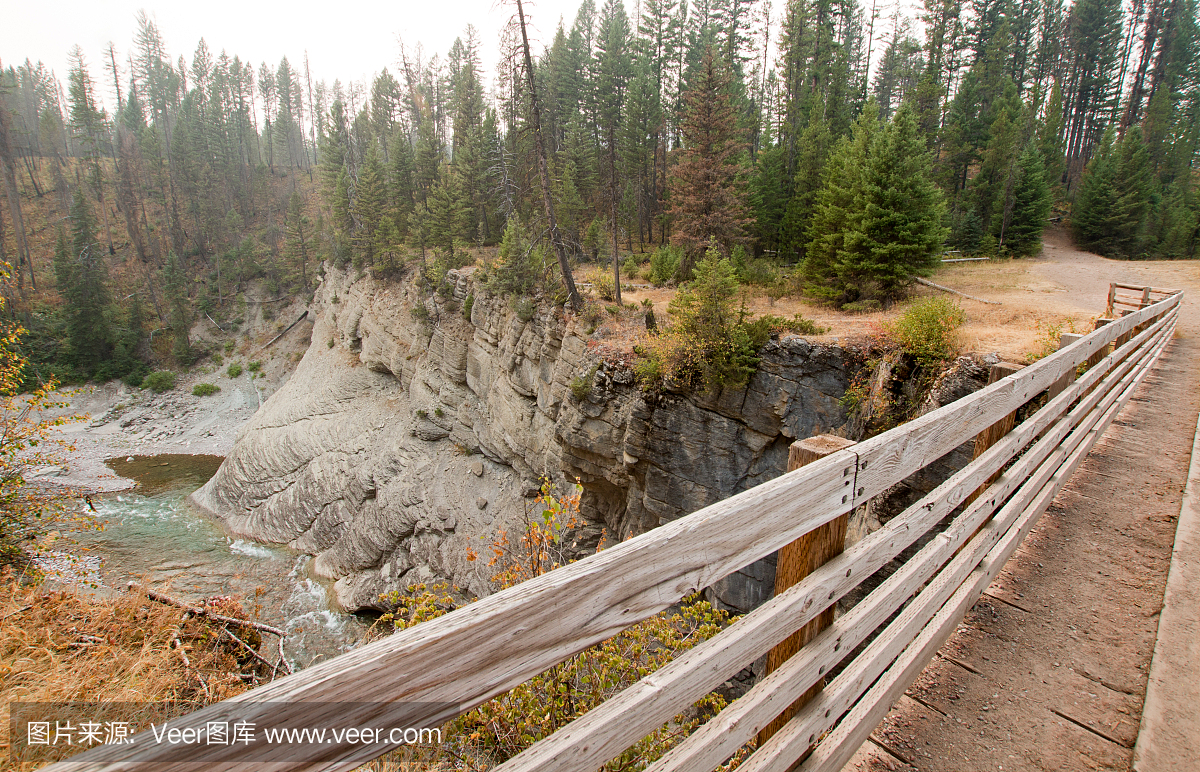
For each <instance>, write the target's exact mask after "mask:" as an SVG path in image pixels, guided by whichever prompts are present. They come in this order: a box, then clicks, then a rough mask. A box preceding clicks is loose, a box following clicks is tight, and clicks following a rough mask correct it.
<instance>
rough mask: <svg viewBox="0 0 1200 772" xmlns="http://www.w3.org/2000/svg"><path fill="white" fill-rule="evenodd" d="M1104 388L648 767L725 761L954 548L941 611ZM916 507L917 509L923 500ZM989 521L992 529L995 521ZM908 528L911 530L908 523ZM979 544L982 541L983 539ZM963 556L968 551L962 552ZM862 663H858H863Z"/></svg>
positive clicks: (798, 733) (851, 696)
mask: <svg viewBox="0 0 1200 772" xmlns="http://www.w3.org/2000/svg"><path fill="white" fill-rule="evenodd" d="M1142 362H1144V358H1143V359H1141V360H1139V363H1142ZM1133 364H1134V363H1130V365H1129V366H1128V367H1125V368H1122V369H1121V370H1119V371H1118V372H1116V373H1114V374H1113V375H1111V376H1110V377H1109V378H1108V379H1106V382H1116V381H1120V382H1125V381H1127V380H1128V379H1130V378H1132V377H1133V374H1130V373H1129V370H1130V369H1132V367H1133ZM1101 395H1110V396H1111V399H1110V400H1109V401H1111V400H1112V399H1115V394H1112V392H1107V391H1105V390H1097V391H1096V392H1095V394H1094V395H1093V397H1092V398H1091V402H1090V404H1082V405H1080V406H1079V407H1078V408H1076V409H1075V410H1073V411H1072V415H1071V416H1069V417H1068V419H1067V420H1066V421H1062V422H1060V423H1059V424H1056V425H1055V428H1054V429H1053V430H1051V431H1050V432H1048V433H1047V434H1046V435H1045V436H1044V437H1043V438H1042V439H1041V440H1040V441H1039V442H1038V443H1037V445H1036V446H1035V447H1034V448H1033V449H1032V450H1031V451H1030V452H1029V453H1027V454H1025V455H1024V456H1022V457H1021V458H1020V460H1019V461H1018V462H1017V463H1016V464H1015V465H1014V466H1013V467H1012V468H1011V469H1009V470H1007V471H1006V472H1005V474H1004V475H1003V477H1002V478H1001V479H1000V480H999V481H997V482H996V483H995V484H994V485H993V486H991V487H990V488H989V490H988V492H987V494H986V495H985V496H984V497H981V499H979V500H977V501H976V502H975V503H974V504H973V505H972V506H971V507H969V508H968V509H967V510H966V511H965V512H964V513H963V514H962V515H960V516H959V517H957V518H955V520H954V522H953V523H952V524H951V525H950V527H948V528H947V529H946V530H945V531H943V532H942V533H941V534H939V535H938V537H937V538H936V539H934V540H933V541H931V542H930V543H929V544H928V545H926V546H925V547H924V548H923V549H922V550H921V551H920V552H919V553H918V554H917V555H916V556H914V557H913V558H912V559H910V560H909V561H908V562H906V563H905V564H904V565H903V566H902V567H901V568H900V569H899V570H898V571H897V572H896V573H894V574H892V575H891V576H890V577H889V578H888V579H887V580H886V581H885V582H884V583H883V584H882V585H880V587H878V588H877V589H876V590H875V591H873V592H872V593H871V594H869V595H868V596H867V597H866V598H865V599H864V600H863V601H862V602H860V603H859V604H858V605H856V606H854V608H853V609H851V610H850V611H849V612H848V613H847V614H846V615H845V616H843V617H841V618H840V619H839V620H837V622H835V623H834V626H833V628H831V629H830V630H828V631H826V632H825V633H824V634H823V635H822V636H820V637H819V638H818V639H816V640H814V641H813V642H812V644H810V646H809V647H806V649H805V650H803V651H802V652H801V654H800V655H798V656H797V657H794V658H793V659H791V660H789V661H788V662H787V663H785V664H784V665H783V666H782V668H781V669H780V670H779V671H776V672H775V673H772V674H771V675H769V676H767V677H766V678H765V679H763V680H762V681H760V682H759V683H758V684H757V685H756V686H755V687H754V688H753V689H752V690H751V691H750V692H749V693H748V694H746V695H745V696H744V697H742V698H741V699H739V700H737V701H736V702H735V703H734V704H733V705H732V706H730V708H728V709H727V710H726V711H723V712H722V714H721V715H720V716H718V717H717V718H716V719H714V720H712V721H709V722H708V723H707V724H706V725H705V726H704V727H703V728H701V729H700V730H699V731H697V732H696V733H695V734H693V735H692V736H691V737H689V738H688V739H687V740H685V741H684V742H683V743H682V744H681V745H680V746H678V747H677V748H676V749H674V750H673V751H672V752H671V753H669V754H668V755H667V756H665V757H664V758H663V759H662V760H661V761H660V762H659V763H658V764H656V765H654V766H653V767H651V769H652V770H655V771H656V772H665V770H694V769H711V768H713V767H715V766H716V765H718V764H720V763H721V762H722V761H724V759H725V758H727V757H728V756H730V755H732V753H733V752H734V751H735V750H737V748H739V747H740V746H741V745H742V744H744V743H745V742H746V741H747V740H748V739H749V738H750V737H751V736H752V732H753V729H754V727H755V726H756V725H758V723H759V722H761V721H763V720H770V718H771V715H770V714H771V711H772V710H773V707H772V705H774V704H778V703H780V702H783V703H786V702H787V700H788V699H790V698H792V697H793V695H796V694H801V693H803V691H804V690H805V689H807V688H808V686H809V685H810V684H811V683H813V682H814V681H815V679H817V678H819V677H820V675H821V674H822V673H824V672H826V671H827V670H828V669H831V668H832V667H833V666H834V665H836V664H837V663H838V662H839V661H840V660H841V659H843V657H844V652H846V651H850V650H853V649H854V648H855V647H856V646H858V645H859V644H860V643H862V642H863V641H864V640H865V639H866V637H867V636H868V635H869V634H870V633H872V632H873V631H875V630H876V629H877V628H878V626H879V625H881V624H883V623H884V622H885V621H886V620H887V619H888V617H890V616H891V615H892V614H893V613H895V610H896V608H897V607H899V606H901V605H902V604H903V603H904V601H906V600H907V599H908V598H909V597H910V596H912V595H913V594H914V593H915V592H917V591H918V590H920V588H921V587H922V586H924V584H925V582H927V581H929V579H930V577H932V576H933V575H934V573H935V572H937V571H938V570H939V569H940V568H941V567H942V566H943V564H945V563H946V561H947V560H949V559H950V558H951V557H952V556H954V555H956V554H957V555H958V557H956V558H955V561H956V564H957V565H958V566H959V568H958V569H957V571H958V573H949V574H948V573H946V572H947V570H949V569H943V570H942V573H941V574H938V577H939V579H938V581H939V582H942V583H943V584H945V583H946V582H947V581H948V577H949V578H951V579H954V582H951V583H949V584H946V585H945V587H944V588H943V589H945V590H946V591H945V592H942V591H941V590H938V591H937V592H941V594H939V595H936V597H935V598H934V600H932V601H931V602H930V605H929V608H930V609H932V611H930V615H932V612H933V611H936V609H937V608H939V607H940V605H941V603H943V602H944V601H945V599H946V597H947V596H948V594H949V592H950V591H952V590H953V589H954V587H956V586H957V584H958V583H961V582H962V580H963V579H965V577H966V572H969V571H970V570H972V569H973V567H974V566H975V565H976V564H977V563H978V561H979V560H981V559H982V557H983V553H982V552H980V550H979V549H978V548H976V549H975V550H974V551H973V552H959V550H960V548H961V547H962V545H963V544H964V543H965V542H966V541H967V540H968V539H970V538H971V537H972V535H973V534H974V533H975V532H976V529H978V528H979V527H980V526H983V525H984V523H985V522H986V521H987V519H988V518H989V517H991V516H992V513H993V512H994V511H995V510H996V507H997V505H998V503H1000V502H1003V501H1004V499H1005V498H1006V497H1007V496H1008V494H1009V493H1010V492H1012V491H1013V490H1014V489H1015V488H1017V486H1021V487H1020V491H1026V490H1032V491H1033V492H1034V493H1036V492H1037V491H1038V490H1039V489H1040V487H1041V486H1042V485H1043V484H1044V482H1045V481H1046V480H1047V479H1049V477H1050V476H1051V475H1053V474H1054V472H1056V471H1057V470H1058V468H1059V467H1060V465H1061V463H1062V460H1063V456H1064V453H1065V452H1067V451H1069V449H1070V448H1071V447H1073V446H1074V444H1077V443H1078V441H1079V440H1078V437H1079V436H1081V434H1080V432H1081V431H1082V432H1083V433H1084V434H1086V432H1087V431H1090V429H1091V427H1092V426H1093V425H1094V423H1095V418H1096V417H1098V416H1096V414H1095V413H1094V411H1093V407H1094V406H1095V404H1096V403H1097V401H1098V400H1099V399H1100V397H1101ZM1047 408H1048V409H1050V410H1052V411H1053V410H1055V409H1057V406H1047ZM1089 415H1091V416H1092V417H1093V418H1092V420H1091V421H1090V422H1088V421H1084V423H1083V425H1082V429H1080V428H1076V429H1075V430H1074V431H1073V432H1072V433H1071V435H1070V436H1069V437H1067V436H1066V435H1067V429H1070V427H1071V424H1072V423H1073V422H1074V421H1078V420H1080V418H1081V417H1087V416H1089ZM1032 429H1033V427H1029V428H1028V429H1026V433H1027V434H1029V433H1031V430H1032ZM1023 439H1024V438H1023V437H1022V438H1018V439H1017V440H1016V441H1017V442H1018V443H1020V442H1021V441H1022V440H1023ZM1073 443H1074V444H1073ZM1001 455H1002V454H1000V453H997V454H994V456H993V459H994V458H996V457H1000V456H1001ZM1031 469H1032V470H1034V471H1033V474H1032V476H1030V470H1031ZM1027 478H1028V479H1029V480H1031V481H1033V482H1032V485H1031V484H1030V482H1026V480H1027ZM947 482H950V481H947ZM1020 491H1018V495H1020ZM938 493H939V491H936V490H935V491H934V492H933V493H931V494H930V496H931V497H932V496H936V495H938ZM1031 495H1032V494H1026V496H1025V499H1022V501H1023V500H1027V499H1028V498H1030V496H1031ZM927 498H928V497H927ZM1015 500H1016V499H1014V501H1015ZM916 506H917V507H918V508H920V502H919V503H918V505H916ZM1018 510H1019V507H1017V508H1015V509H1014V505H1013V503H1012V502H1010V503H1009V504H1008V505H1006V507H1005V510H1004V512H1002V513H1001V515H1000V516H999V518H1000V519H999V520H998V521H993V523H995V522H1002V523H1003V522H1010V521H1011V519H1012V517H1014V515H1012V514H1011V512H1015V511H1018ZM1005 513H1009V514H1007V515H1006V514H1005ZM906 514H907V512H906ZM892 522H893V523H894V522H895V521H894V520H893V521H892ZM891 525H892V523H889V524H888V526H886V527H885V528H888V527H890V526H891ZM990 527H992V528H993V530H994V528H995V525H992V526H990ZM906 530H908V529H907V528H906ZM877 533H878V532H877ZM872 535H874V534H872ZM972 543H973V544H974V543H975V542H972ZM979 543H980V544H983V542H979ZM984 551H986V550H984ZM964 555H966V556H967V557H963V556H964ZM953 565H954V564H952V566H953ZM931 586H934V585H931ZM927 620H928V617H924V618H922V619H921V621H920V625H923V624H925V622H926V621H927ZM735 627H736V625H735ZM731 629H732V628H731ZM907 631H908V633H911V634H910V635H908V637H907V639H906V640H905V641H901V637H902V636H901V635H900V633H899V632H897V631H891V634H890V635H886V634H885V635H884V636H880V637H879V638H877V639H876V644H877V645H873V649H868V650H867V651H866V652H864V653H863V654H862V655H860V656H859V657H858V658H857V660H856V662H859V663H861V662H863V660H864V658H867V659H868V660H869V658H870V657H872V656H875V655H876V654H877V653H880V654H882V655H886V654H888V653H889V652H890V654H891V656H892V657H894V656H895V655H896V653H898V652H899V651H900V650H901V649H903V645H902V643H904V642H907V641H910V640H912V638H913V637H915V636H916V634H917V633H918V632H919V631H920V626H917V627H911V626H910V628H907ZM897 646H898V647H899V648H897ZM880 647H883V648H880ZM888 662H890V659H887V658H886V657H885V658H884V659H880V660H876V661H875V662H874V665H875V668H874V669H873V670H865V671H864V672H860V673H859V680H858V683H859V684H860V685H861V686H862V688H865V687H866V686H867V685H869V684H870V683H871V681H872V680H874V678H875V677H877V676H878V675H879V672H880V671H881V670H882V668H883V666H886V664H887V663H888ZM862 667H863V666H861V665H860V670H861V669H862ZM845 683H846V682H845V679H843V678H841V677H839V680H837V681H835V682H834V683H833V684H830V685H829V686H828V687H826V688H827V693H826V694H824V695H823V696H821V697H819V698H818V699H817V701H816V702H814V703H812V704H811V705H809V706H808V707H806V708H805V710H804V712H803V713H802V714H801V716H808V717H809V718H808V720H807V722H806V720H805V719H803V718H801V717H798V718H797V719H796V720H794V721H798V723H793V724H792V725H791V728H790V729H788V730H787V732H788V735H789V737H794V738H801V739H803V736H804V733H805V731H807V732H808V735H809V737H810V739H809V740H808V741H807V742H808V743H811V742H813V739H811V738H815V737H816V736H819V735H820V734H821V733H822V732H824V731H825V729H826V728H827V727H824V726H816V725H814V726H808V724H811V723H812V722H813V721H816V723H817V724H820V723H821V721H820V718H821V717H823V715H824V712H825V711H826V710H832V716H833V717H835V718H836V717H837V716H840V715H841V714H842V713H844V712H845V710H846V709H848V708H849V707H850V706H851V705H852V704H853V702H854V700H856V699H857V698H858V697H859V695H860V694H861V690H860V691H858V692H853V691H849V692H848V691H846V689H845ZM830 705H834V706H835V708H836V709H833V708H830ZM814 717H815V718H814ZM830 723H832V722H830ZM778 742H782V743H784V747H787V748H791V749H792V750H795V748H793V747H792V746H793V744H794V741H787V740H784V741H778ZM767 746H768V747H772V748H776V747H778V743H776V744H772V743H770V742H768V744H767ZM805 747H807V746H805ZM803 750H804V748H800V749H799V751H803ZM799 755H800V753H799V752H796V753H795V754H794V755H793V756H792V759H793V760H794V759H795V758H797V757H798V756H799Z"/></svg>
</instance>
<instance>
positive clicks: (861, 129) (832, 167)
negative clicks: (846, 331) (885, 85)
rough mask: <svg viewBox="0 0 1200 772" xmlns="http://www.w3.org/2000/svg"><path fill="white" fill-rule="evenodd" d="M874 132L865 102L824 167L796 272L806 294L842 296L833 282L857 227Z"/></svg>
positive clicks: (874, 114) (873, 116)
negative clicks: (799, 268)
mask: <svg viewBox="0 0 1200 772" xmlns="http://www.w3.org/2000/svg"><path fill="white" fill-rule="evenodd" d="M879 131H880V125H879V107H878V105H876V104H875V102H874V101H871V102H868V103H867V106H866V107H865V108H864V109H863V111H862V114H861V115H859V117H858V120H857V121H855V123H854V133H853V136H852V137H846V138H843V139H842V141H841V142H840V143H838V146H837V148H836V149H835V150H834V152H833V153H832V154H831V155H830V157H829V161H828V163H827V164H826V165H825V170H824V173H823V175H822V185H821V189H820V192H819V193H818V195H817V202H816V207H815V210H814V213H813V219H812V227H811V228H810V229H809V233H810V234H811V237H810V240H809V243H808V247H807V249H806V251H805V257H804V262H803V264H802V267H801V272H802V274H803V276H804V278H805V283H806V291H807V292H808V293H809V294H810V295H814V296H816V297H821V298H824V299H827V300H833V301H838V300H840V299H841V298H842V296H843V295H844V294H845V288H844V287H842V286H841V285H839V284H838V283H837V282H836V281H835V279H836V276H837V265H838V262H839V260H840V259H841V256H842V254H843V252H844V251H845V248H846V237H847V234H848V233H849V232H850V231H851V230H853V229H854V228H855V227H857V218H858V206H859V202H860V200H861V199H862V196H863V195H864V189H863V187H864V185H865V179H864V176H865V174H866V168H867V162H868V161H869V159H870V157H871V152H872V148H873V147H874V145H875V137H876V135H877V134H878V133H879Z"/></svg>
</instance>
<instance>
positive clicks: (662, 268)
mask: <svg viewBox="0 0 1200 772" xmlns="http://www.w3.org/2000/svg"><path fill="white" fill-rule="evenodd" d="M682 261H683V250H682V249H680V248H679V247H675V246H670V245H667V244H664V245H663V246H661V247H659V248H658V249H657V250H656V251H655V252H654V254H653V255H651V256H650V277H649V278H650V283H651V284H653V285H654V286H655V287H661V286H663V285H664V284H666V283H667V282H669V281H671V280H672V279H674V278H675V274H676V273H678V272H679V264H680V263H681V262H682Z"/></svg>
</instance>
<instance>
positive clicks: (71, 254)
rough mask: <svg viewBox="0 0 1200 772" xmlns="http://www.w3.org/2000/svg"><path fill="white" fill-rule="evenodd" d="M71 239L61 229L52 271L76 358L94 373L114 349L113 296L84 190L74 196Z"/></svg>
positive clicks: (84, 371)
mask: <svg viewBox="0 0 1200 772" xmlns="http://www.w3.org/2000/svg"><path fill="white" fill-rule="evenodd" d="M70 217H71V241H70V244H69V245H68V243H67V239H66V235H65V234H64V233H63V232H62V230H61V229H60V230H59V233H58V241H57V244H56V245H55V250H54V277H55V280H56V281H57V284H58V292H59V295H61V296H62V298H63V301H64V305H63V313H64V314H65V316H66V320H67V325H66V326H67V345H68V349H69V351H70V356H71V360H72V363H73V364H74V365H75V366H76V367H77V368H78V369H79V371H80V372H81V374H83V375H85V376H88V377H90V376H91V375H92V374H93V373H95V371H96V369H97V368H98V367H99V366H100V365H101V364H102V363H103V362H104V361H106V360H107V359H108V358H109V357H110V356H111V354H112V329H111V327H110V325H109V321H108V311H109V306H110V305H111V303H112V299H111V297H110V295H109V292H108V286H107V280H108V272H107V269H106V267H105V264H104V250H103V248H102V247H101V245H100V244H99V243H97V241H96V232H95V231H96V221H95V218H94V217H93V216H92V213H91V209H90V208H89V207H88V204H87V199H86V198H85V197H84V195H83V190H82V189H80V188H76V189H75V194H74V196H73V198H72V202H71V212H70Z"/></svg>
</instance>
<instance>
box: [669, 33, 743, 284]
mask: <svg viewBox="0 0 1200 772" xmlns="http://www.w3.org/2000/svg"><path fill="white" fill-rule="evenodd" d="M729 84H730V76H729V71H728V69H727V68H726V67H725V65H724V64H723V63H722V62H721V61H720V60H719V59H718V58H717V57H716V56H715V55H714V53H713V50H712V49H711V48H709V49H708V50H707V51H706V52H705V54H704V59H703V61H702V63H701V67H700V72H699V74H698V75H697V77H696V83H695V86H694V87H693V88H692V90H691V91H689V92H688V94H687V97H686V99H687V112H686V116H685V118H684V121H683V125H682V126H681V127H680V128H681V133H682V135H683V148H682V149H681V150H680V151H679V158H678V161H676V164H675V167H674V168H673V169H672V170H671V212H670V213H671V220H672V227H673V232H672V233H671V243H673V244H676V245H678V246H681V247H683V248H684V249H686V250H687V252H688V259H689V261H693V260H695V258H696V257H697V256H698V255H699V254H700V252H701V251H702V250H705V249H707V248H708V245H709V242H710V241H715V242H716V243H717V245H718V247H719V248H720V250H721V251H722V253H723V254H728V253H729V252H730V251H731V250H732V249H733V247H734V246H735V245H737V244H744V243H746V242H747V241H748V240H749V238H748V236H747V234H746V227H747V226H748V225H749V223H750V217H749V211H748V206H747V191H746V184H745V180H744V175H743V170H742V167H741V160H742V154H743V153H744V151H745V148H746V144H745V143H744V142H743V141H742V140H741V137H740V132H739V131H738V128H737V119H736V117H735V115H734V113H733V105H732V100H731V99H730V96H729ZM683 273H684V274H685V275H686V273H687V272H686V270H685V271H683Z"/></svg>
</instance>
